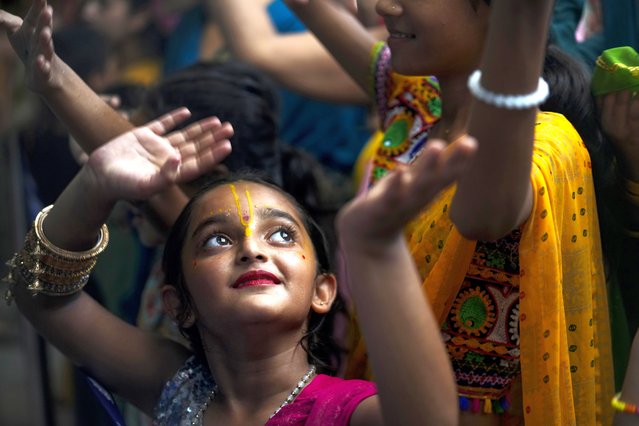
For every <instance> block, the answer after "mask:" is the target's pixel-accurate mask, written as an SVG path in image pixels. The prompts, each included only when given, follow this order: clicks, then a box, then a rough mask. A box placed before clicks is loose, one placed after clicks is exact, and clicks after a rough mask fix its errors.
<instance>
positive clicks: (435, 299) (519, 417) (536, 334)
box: [289, 0, 613, 425]
mask: <svg viewBox="0 0 639 426" xmlns="http://www.w3.org/2000/svg"><path fill="white" fill-rule="evenodd" d="M335 3H336V2H331V1H326V0H310V1H295V0H289V4H290V5H291V7H292V8H293V9H294V10H295V11H296V13H297V14H298V16H300V17H301V18H302V20H304V21H305V23H306V25H307V27H308V28H309V29H311V30H312V31H313V32H314V33H315V34H316V35H317V36H318V37H319V38H320V40H322V41H323V43H324V44H325V45H326V46H327V48H328V49H329V50H330V51H331V52H332V53H333V54H334V55H335V56H336V58H337V59H338V60H339V61H340V62H341V63H342V65H343V66H344V68H345V69H346V70H347V71H349V72H350V73H351V75H352V77H353V78H354V79H355V81H357V82H359V84H360V85H361V86H362V87H364V88H366V89H368V91H369V93H371V96H374V99H375V100H376V101H377V104H378V108H379V111H380V119H381V127H382V129H383V130H384V131H385V136H384V138H383V140H382V142H381V144H380V145H379V148H378V149H377V151H376V154H375V157H374V159H373V162H372V166H371V168H372V177H371V181H372V182H375V181H377V180H379V178H380V177H382V176H384V175H385V174H387V173H388V172H389V171H390V170H392V169H393V168H395V167H397V165H398V164H402V163H407V162H411V161H413V159H414V158H415V157H416V155H417V154H418V153H419V152H420V150H421V149H423V146H424V144H426V143H427V141H428V140H429V139H430V138H432V137H441V138H444V139H446V140H448V141H455V140H456V139H458V138H459V137H461V136H462V135H464V134H466V133H468V134H470V135H472V136H474V137H476V138H477V140H478V142H479V148H478V152H477V156H476V157H475V158H474V159H473V161H472V163H471V165H470V166H469V168H468V169H467V170H466V172H465V173H464V174H463V175H462V176H461V177H460V179H459V182H458V184H457V187H456V188H451V189H450V190H447V191H445V192H444V193H443V194H442V195H441V196H440V197H438V198H437V199H436V200H434V201H433V203H432V204H431V205H430V207H429V208H428V209H426V210H424V211H423V212H422V213H421V214H420V216H419V217H418V219H417V220H415V221H414V222H412V223H411V224H410V225H409V226H408V228H407V238H408V242H409V246H410V248H411V253H412V255H413V258H414V259H415V262H416V263H417V265H418V269H419V271H420V274H421V277H422V279H423V288H424V291H425V292H426V294H427V295H428V297H429V299H430V302H431V303H432V306H433V309H434V311H435V314H436V317H437V319H438V322H439V323H440V324H441V325H442V334H443V336H444V338H445V341H446V346H447V350H448V353H449V357H450V359H451V361H452V363H453V369H454V371H455V375H456V379H457V385H458V393H459V398H460V406H461V408H462V410H464V413H462V417H461V419H462V423H463V424H473V425H476V424H521V423H523V422H524V421H525V422H526V423H527V424H546V423H547V424H557V423H559V424H579V425H582V424H584V425H587V424H607V423H609V421H610V404H609V399H610V397H611V396H612V393H613V391H612V367H611V362H610V341H609V335H610V332H609V326H608V319H607V300H606V290H605V285H604V274H603V264H602V256H601V248H600V241H599V226H598V218H597V205H596V203H595V199H594V188H593V182H592V170H591V168H592V167H594V166H595V165H597V164H598V163H605V158H600V157H599V156H600V155H601V152H602V151H603V150H601V145H600V141H599V140H596V141H595V143H594V144H592V145H591V146H590V147H589V148H591V149H592V153H593V158H592V159H591V158H590V156H589V153H588V151H587V150H586V149H585V146H584V143H583V142H582V140H581V138H580V136H579V134H577V132H576V131H575V128H573V126H572V125H571V123H570V122H568V121H567V120H566V118H564V117H563V116H562V115H559V114H555V113H540V112H539V110H538V109H537V108H536V107H537V106H539V105H540V104H542V103H543V102H544V101H545V100H546V98H545V97H543V96H540V95H541V94H543V92H544V90H545V86H544V82H543V81H540V78H539V76H540V74H541V70H542V66H543V64H544V59H545V50H546V33H547V27H548V20H549V16H550V13H551V9H552V1H550V0H542V1H525V0H524V1H522V0H494V1H492V2H489V1H482V0H452V1H451V0H446V1H444V0H379V1H378V3H377V11H378V13H379V14H380V15H381V16H382V18H383V19H384V21H385V23H386V27H387V29H388V31H389V34H390V36H389V39H388V44H387V45H384V44H383V45H376V44H375V43H374V41H373V40H371V39H370V38H369V37H368V36H367V35H366V33H365V32H363V31H362V30H361V28H359V27H357V26H356V22H355V21H354V20H352V19H351V18H349V17H348V14H346V13H343V12H342V11H340V9H339V7H338V6H336V4H335ZM488 3H490V5H489V4H488ZM371 52H373V58H372V61H371ZM549 62H550V65H551V67H554V68H555V69H557V68H561V66H562V64H561V62H560V61H557V60H556V58H554V57H552V58H550V60H549ZM478 68H479V69H481V74H478V73H475V70H476V69H478ZM396 73H401V74H402V75H398V74H396ZM555 74H556V73H555ZM403 75H416V76H433V75H434V76H436V78H435V77H422V78H421V79H420V80H419V81H418V83H417V84H416V83H415V81H414V80H413V81H407V80H406V78H405V77H404V76H403ZM550 77H551V76H549V79H548V80H549V83H550V84H551V94H553V95H554V96H552V97H551V99H549V101H548V102H556V101H557V98H558V96H557V95H563V97H562V96H559V101H560V102H559V103H560V104H561V102H563V104H562V106H563V105H565V104H566V103H565V101H566V100H567V99H573V100H574V99H578V100H579V102H575V105H576V108H575V109H572V110H570V109H568V110H565V111H566V112H567V113H571V114H573V115H574V116H576V117H579V118H582V116H583V115H585V116H587V112H588V108H589V105H590V98H589V89H588V86H586V87H585V90H584V91H582V92H580V93H579V92H575V90H574V89H575V88H576V84H574V81H572V79H571V78H570V77H571V76H570V75H562V76H561V79H555V75H553V76H552V79H551V78H550ZM565 77H567V78H565ZM580 78H581V77H579V78H576V79H574V80H576V81H578V82H580V81H581V80H580ZM370 82H372V83H373V84H370ZM555 83H560V84H559V85H557V84H555ZM559 86H561V87H559ZM553 90H554V92H553ZM560 90H564V91H563V92H560ZM584 93H585V96H584ZM518 95H529V96H518ZM532 98H536V99H537V102H528V101H529V100H531V99H532ZM582 100H585V101H584V102H581V101H582ZM502 101H504V102H502ZM506 101H507V102H506ZM580 114H581V116H580ZM576 124H579V123H576ZM586 125H587V126H588V125H590V126H591V125H592V123H586ZM584 136H588V135H584ZM426 146H427V145H426ZM531 159H532V161H531ZM609 165H610V164H609V163H607V164H605V166H606V167H608V166H609ZM604 169H605V167H604V168H601V169H598V172H600V171H602V170H604ZM355 335H356V337H357V334H356V333H355ZM354 347H355V351H354V353H353V356H352V358H351V362H350V373H351V374H352V375H353V376H358V377H368V375H369V374H370V372H369V371H367V359H366V356H365V354H366V348H365V347H364V345H363V341H362V340H361V339H357V338H356V339H355V343H354Z"/></svg>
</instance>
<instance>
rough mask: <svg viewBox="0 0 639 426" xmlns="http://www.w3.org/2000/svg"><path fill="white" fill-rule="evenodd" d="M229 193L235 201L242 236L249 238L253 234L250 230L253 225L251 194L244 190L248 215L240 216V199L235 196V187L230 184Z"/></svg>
mask: <svg viewBox="0 0 639 426" xmlns="http://www.w3.org/2000/svg"><path fill="white" fill-rule="evenodd" d="M229 187H230V188H231V192H232V193H233V198H234V199H235V206H236V207H237V216H238V218H239V219H240V223H241V224H242V226H244V235H246V236H247V237H250V236H251V234H252V233H253V230H252V229H251V227H252V225H253V202H252V201H251V193H250V192H249V191H248V189H246V190H245V191H244V193H245V195H246V201H247V204H248V208H249V211H248V215H243V214H242V206H241V205H240V197H239V196H238V195H237V190H236V189H235V185H233V184H230V185H229Z"/></svg>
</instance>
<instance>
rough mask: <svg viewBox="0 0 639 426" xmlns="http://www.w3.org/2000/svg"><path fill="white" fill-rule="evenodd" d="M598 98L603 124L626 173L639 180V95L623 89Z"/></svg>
mask: <svg viewBox="0 0 639 426" xmlns="http://www.w3.org/2000/svg"><path fill="white" fill-rule="evenodd" d="M597 101H598V105H599V110H600V111H599V113H600V118H601V126H602V128H603V131H604V133H605V134H606V136H607V137H608V138H609V139H610V141H611V142H612V143H613V145H614V147H615V150H616V151H617V159H618V161H619V163H620V165H621V167H622V169H623V173H624V175H625V177H626V178H628V179H630V180H632V181H635V182H639V97H637V96H636V95H633V94H632V93H631V92H629V91H622V92H613V93H609V94H607V95H604V96H601V97H600V98H599V99H597Z"/></svg>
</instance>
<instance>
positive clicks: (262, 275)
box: [233, 271, 282, 288]
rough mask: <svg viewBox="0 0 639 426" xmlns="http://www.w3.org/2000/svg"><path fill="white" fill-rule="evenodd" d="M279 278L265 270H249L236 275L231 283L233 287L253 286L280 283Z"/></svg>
mask: <svg viewBox="0 0 639 426" xmlns="http://www.w3.org/2000/svg"><path fill="white" fill-rule="evenodd" d="M281 283H282V281H280V279H279V278H277V277H276V276H275V275H273V274H271V273H270V272H267V271H249V272H246V273H244V274H242V275H240V276H239V277H238V279H237V280H235V282H234V283H233V288H243V287H253V286H257V285H277V284H281Z"/></svg>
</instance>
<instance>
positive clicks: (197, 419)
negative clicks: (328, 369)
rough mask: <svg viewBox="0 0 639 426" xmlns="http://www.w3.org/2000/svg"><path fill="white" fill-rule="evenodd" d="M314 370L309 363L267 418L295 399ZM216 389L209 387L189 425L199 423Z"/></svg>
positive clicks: (192, 425)
mask: <svg viewBox="0 0 639 426" xmlns="http://www.w3.org/2000/svg"><path fill="white" fill-rule="evenodd" d="M315 371H316V368H315V366H314V365H311V368H309V370H308V371H307V372H306V374H305V375H304V377H302V378H301V379H300V381H299V382H297V385H296V386H295V387H294V388H293V390H292V391H291V393H289V394H288V396H287V397H286V399H285V400H284V402H282V403H281V404H280V406H279V407H277V409H276V410H275V411H274V412H273V414H271V415H270V416H269V419H272V418H273V416H275V415H276V414H277V413H279V412H280V410H281V409H282V408H284V407H286V406H287V405H289V404H290V403H292V402H293V401H295V398H297V395H299V394H300V392H302V389H304V388H305V387H306V385H308V383H309V382H310V381H311V379H312V378H313V376H315ZM217 391H218V387H217V385H215V386H213V389H211V392H209V395H208V397H207V398H206V401H204V403H203V404H202V406H201V407H200V409H199V410H198V411H197V414H196V415H195V417H193V421H192V422H191V426H198V425H200V424H201V422H202V419H203V416H204V412H205V411H206V409H207V408H209V405H211V402H212V401H213V399H215V395H217Z"/></svg>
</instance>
